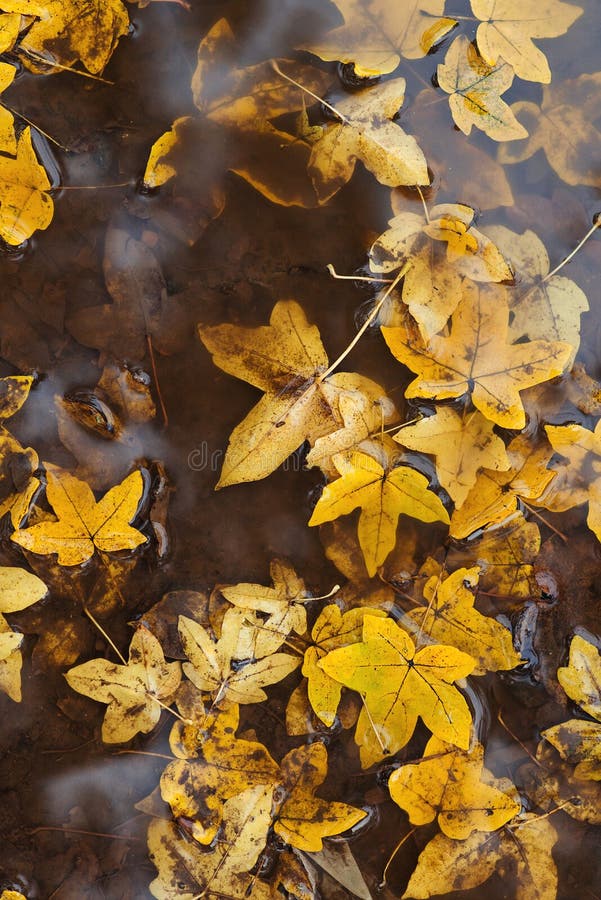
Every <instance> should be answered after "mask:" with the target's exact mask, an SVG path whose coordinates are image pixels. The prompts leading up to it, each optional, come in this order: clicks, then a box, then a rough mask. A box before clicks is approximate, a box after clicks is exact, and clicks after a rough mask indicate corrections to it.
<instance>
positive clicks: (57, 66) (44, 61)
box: [19, 47, 115, 85]
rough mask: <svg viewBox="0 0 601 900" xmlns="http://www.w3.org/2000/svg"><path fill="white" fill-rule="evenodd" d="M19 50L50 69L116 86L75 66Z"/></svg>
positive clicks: (21, 48)
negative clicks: (64, 64)
mask: <svg viewBox="0 0 601 900" xmlns="http://www.w3.org/2000/svg"><path fill="white" fill-rule="evenodd" d="M19 50H20V51H21V53H24V54H25V56H29V57H31V59H35V60H37V61H38V62H41V63H42V64H43V65H45V66H48V68H50V69H60V70H61V71H62V72H72V73H73V75H81V77H82V78H91V79H92V81H101V82H102V83H103V84H110V85H114V84H115V82H114V81H109V80H108V79H107V78H101V77H100V75H92V73H91V72H82V71H81V69H74V68H73V66H63V65H61V64H60V63H58V62H52V60H49V59H46V57H45V56H41V55H40V54H39V53H35V52H34V51H33V50H25V49H24V48H23V47H20V48H19Z"/></svg>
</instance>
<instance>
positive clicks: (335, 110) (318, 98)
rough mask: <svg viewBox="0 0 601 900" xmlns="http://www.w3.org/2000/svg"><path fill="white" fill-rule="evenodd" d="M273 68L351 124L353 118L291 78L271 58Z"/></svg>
mask: <svg viewBox="0 0 601 900" xmlns="http://www.w3.org/2000/svg"><path fill="white" fill-rule="evenodd" d="M271 68H272V69H273V70H274V72H277V73H278V75H281V76H282V78H285V79H286V81H289V82H290V84H293V85H295V87H297V88H300V89H301V91H304V92H305V94H308V95H309V97H313V99H314V100H317V102H318V103H323V105H324V106H325V107H326V108H327V109H329V110H330V112H333V113H334V115H335V116H338V118H339V119H340V120H341V121H342V122H344V124H345V125H350V124H351V120H350V119H347V117H346V116H344V115H343V114H342V113H341V112H339V111H338V110H337V109H336V107H335V106H332V104H331V103H328V102H327V100H324V99H323V97H320V96H318V94H314V93H313V91H310V90H309V88H306V87H305V86H304V85H302V84H301V83H300V82H299V81H295V80H294V78H290V76H289V75H286V74H285V73H284V72H282V70H281V69H280V67H279V66H278V64H277V62H276V61H275V59H272V60H271Z"/></svg>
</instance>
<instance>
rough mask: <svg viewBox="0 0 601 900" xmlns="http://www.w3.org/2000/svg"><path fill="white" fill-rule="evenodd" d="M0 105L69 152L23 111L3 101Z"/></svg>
mask: <svg viewBox="0 0 601 900" xmlns="http://www.w3.org/2000/svg"><path fill="white" fill-rule="evenodd" d="M2 106H4V108H5V109H7V110H8V111H9V112H11V113H12V114H13V116H18V117H19V119H23V121H24V122H27V124H28V125H31V127H32V128H35V130H36V131H39V132H40V134H43V135H44V137H45V138H46V139H47V140H49V141H50V142H51V143H52V144H54V145H55V146H56V147H59V148H60V149H61V150H64V151H65V153H70V152H71V151H70V150H69V148H68V147H65V146H64V145H63V144H61V143H60V141H57V140H56V138H53V137H52V135H51V134H48V132H47V131H44V129H43V128H40V126H39V125H36V123H35V122H32V121H31V119H28V118H27V116H24V115H23V113H20V112H18V111H17V110H16V109H13V108H12V106H8V104H7V103H3V104H2ZM53 190H54V188H53Z"/></svg>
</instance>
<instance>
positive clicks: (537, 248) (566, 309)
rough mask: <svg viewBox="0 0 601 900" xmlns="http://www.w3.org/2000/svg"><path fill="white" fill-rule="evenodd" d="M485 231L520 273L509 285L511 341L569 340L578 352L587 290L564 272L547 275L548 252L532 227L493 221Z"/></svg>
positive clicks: (586, 305)
mask: <svg viewBox="0 0 601 900" xmlns="http://www.w3.org/2000/svg"><path fill="white" fill-rule="evenodd" d="M486 233H487V235H488V236H489V237H490V238H491V239H492V240H493V241H494V243H495V244H496V245H497V246H498V247H499V249H500V250H501V252H502V253H504V254H505V256H507V258H508V259H510V260H511V263H512V266H513V268H514V269H515V270H516V272H519V276H520V278H519V284H516V285H514V286H511V287H509V288H507V291H508V300H509V309H510V311H511V322H510V324H509V336H510V338H511V339H512V341H513V342H514V343H515V342H517V341H519V340H523V338H525V337H527V338H528V339H529V340H531V341H533V340H536V339H537V338H547V339H549V340H553V341H567V342H568V344H571V345H572V348H573V355H574V356H575V355H576V351H577V350H578V347H579V346H580V316H581V315H582V313H584V312H586V311H587V310H588V308H589V304H588V300H587V297H586V294H585V293H584V291H583V290H582V289H581V288H579V287H578V285H577V284H576V283H575V282H574V281H572V280H571V279H569V278H565V277H564V276H563V275H552V276H551V277H550V278H549V277H548V276H549V273H550V268H551V267H550V264H549V255H548V253H547V250H546V248H545V245H544V244H543V242H542V241H541V239H540V238H539V237H538V236H537V235H536V234H535V233H534V232H533V231H530V230H529V229H528V230H526V231H525V232H524V233H523V234H516V233H515V232H514V231H511V230H510V229H509V228H505V226H503V225H493V226H492V227H490V228H487V229H486Z"/></svg>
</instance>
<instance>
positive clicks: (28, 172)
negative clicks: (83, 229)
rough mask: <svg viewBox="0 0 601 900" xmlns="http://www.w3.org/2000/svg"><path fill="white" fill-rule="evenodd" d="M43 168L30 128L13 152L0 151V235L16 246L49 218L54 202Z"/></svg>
mask: <svg viewBox="0 0 601 900" xmlns="http://www.w3.org/2000/svg"><path fill="white" fill-rule="evenodd" d="M49 190H50V182H49V180H48V176H47V174H46V170H45V169H44V167H43V166H41V165H40V163H39V162H38V160H37V157H36V155H35V151H34V149H33V145H32V143H31V129H30V128H29V127H28V128H25V129H24V130H23V132H22V133H21V136H20V137H19V142H18V144H17V148H16V154H15V156H3V155H0V237H2V238H3V240H5V241H6V243H7V244H11V245H12V246H18V245H19V244H22V243H23V242H24V241H26V240H27V239H28V238H30V237H31V235H32V234H33V232H34V231H36V230H43V229H44V228H47V227H48V225H49V224H50V222H51V221H52V216H53V213H54V203H53V202H52V198H51V196H50V194H49V193H48V192H49Z"/></svg>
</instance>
